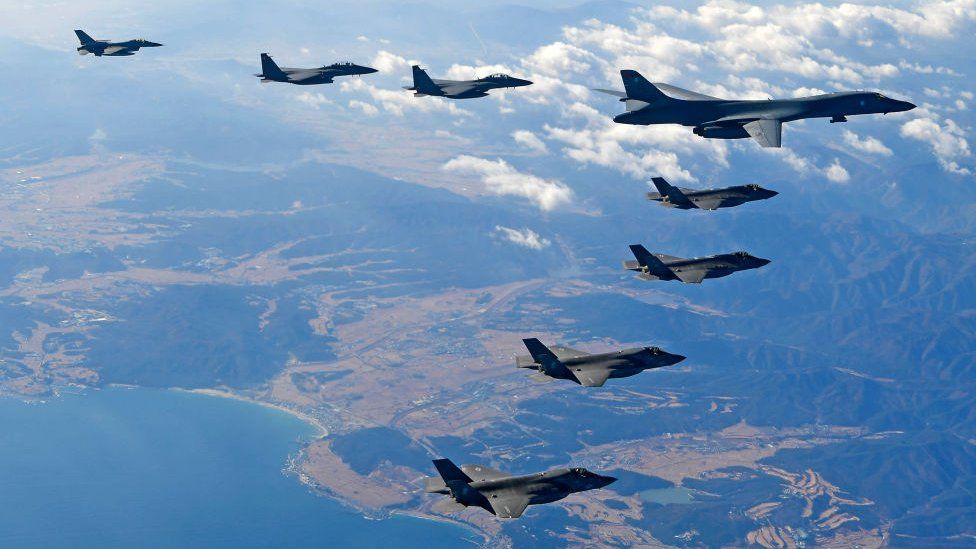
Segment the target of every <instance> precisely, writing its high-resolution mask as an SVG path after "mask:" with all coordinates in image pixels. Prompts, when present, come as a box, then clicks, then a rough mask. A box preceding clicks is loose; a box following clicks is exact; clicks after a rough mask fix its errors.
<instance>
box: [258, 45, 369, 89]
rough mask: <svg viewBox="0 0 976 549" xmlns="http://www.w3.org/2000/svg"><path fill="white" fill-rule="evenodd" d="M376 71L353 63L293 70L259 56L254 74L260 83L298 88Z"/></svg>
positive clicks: (264, 54) (266, 57) (269, 58)
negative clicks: (259, 60)
mask: <svg viewBox="0 0 976 549" xmlns="http://www.w3.org/2000/svg"><path fill="white" fill-rule="evenodd" d="M374 72H376V69H374V68H372V67H364V66H362V65H356V64H355V63H347V62H343V63H333V64H331V65H326V66H324V67H318V68H313V69H294V68H291V67H279V66H278V65H277V63H275V62H274V60H273V59H271V56H270V55H268V54H266V53H262V54H261V74H255V75H254V76H257V77H258V78H260V79H261V82H287V83H289V84H298V85H300V86H309V85H312V84H331V83H332V79H333V78H335V77H337V76H357V75H361V74H373V73H374Z"/></svg>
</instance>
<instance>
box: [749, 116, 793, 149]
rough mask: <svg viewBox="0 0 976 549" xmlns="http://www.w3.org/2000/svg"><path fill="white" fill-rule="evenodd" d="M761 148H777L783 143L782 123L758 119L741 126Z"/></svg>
mask: <svg viewBox="0 0 976 549" xmlns="http://www.w3.org/2000/svg"><path fill="white" fill-rule="evenodd" d="M742 127H743V128H745V130H746V131H747V132H749V135H751V136H752V138H753V139H755V140H756V142H758V143H759V144H760V145H762V146H763V147H779V146H781V145H782V142H783V121H782V120H774V119H765V118H764V119H760V120H754V121H752V122H748V123H746V124H744V125H743V126H742Z"/></svg>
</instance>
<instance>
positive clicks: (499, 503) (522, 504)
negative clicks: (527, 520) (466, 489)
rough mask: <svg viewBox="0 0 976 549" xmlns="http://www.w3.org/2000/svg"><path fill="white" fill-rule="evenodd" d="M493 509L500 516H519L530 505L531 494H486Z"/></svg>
mask: <svg viewBox="0 0 976 549" xmlns="http://www.w3.org/2000/svg"><path fill="white" fill-rule="evenodd" d="M485 496H487V498H486V499H487V500H488V503H489V504H490V505H491V509H492V511H494V512H495V514H496V515H497V516H498V517H500V518H518V517H520V516H522V513H524V512H525V508H526V507H528V506H529V496H527V495H525V494H504V495H499V494H485Z"/></svg>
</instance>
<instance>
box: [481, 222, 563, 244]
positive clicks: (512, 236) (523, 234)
mask: <svg viewBox="0 0 976 549" xmlns="http://www.w3.org/2000/svg"><path fill="white" fill-rule="evenodd" d="M495 231H496V232H497V233H499V234H501V235H502V237H504V238H505V239H506V240H508V241H509V242H512V243H514V244H517V245H519V246H524V247H526V248H529V249H532V250H541V249H543V248H548V247H549V245H551V244H552V242H550V241H549V239H547V238H542V237H541V236H539V233H537V232H535V231H533V230H532V229H510V228H508V227H502V226H501V225H495Z"/></svg>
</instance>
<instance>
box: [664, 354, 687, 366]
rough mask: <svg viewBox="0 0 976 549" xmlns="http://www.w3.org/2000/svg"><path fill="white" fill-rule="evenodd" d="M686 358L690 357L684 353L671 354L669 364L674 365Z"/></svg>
mask: <svg viewBox="0 0 976 549" xmlns="http://www.w3.org/2000/svg"><path fill="white" fill-rule="evenodd" d="M686 358H688V357H686V356H684V355H676V354H671V356H669V357H668V366H674V365H675V364H677V363H679V362H681V361H682V360H684V359H686Z"/></svg>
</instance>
